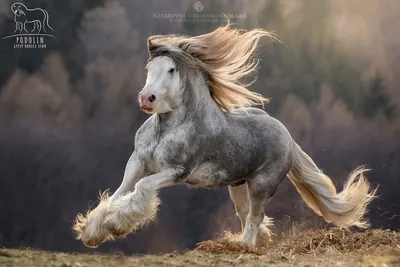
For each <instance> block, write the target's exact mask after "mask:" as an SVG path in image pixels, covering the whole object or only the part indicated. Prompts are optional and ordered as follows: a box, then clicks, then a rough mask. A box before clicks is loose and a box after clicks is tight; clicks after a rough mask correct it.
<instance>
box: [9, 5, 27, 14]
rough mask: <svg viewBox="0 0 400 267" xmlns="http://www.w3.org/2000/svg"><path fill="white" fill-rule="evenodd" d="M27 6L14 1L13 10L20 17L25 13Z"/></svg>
mask: <svg viewBox="0 0 400 267" xmlns="http://www.w3.org/2000/svg"><path fill="white" fill-rule="evenodd" d="M26 9H27V8H26V6H25V5H24V4H22V3H18V2H17V3H14V4H12V5H11V11H12V13H14V15H15V16H17V17H19V16H21V15H25V12H24V10H26Z"/></svg>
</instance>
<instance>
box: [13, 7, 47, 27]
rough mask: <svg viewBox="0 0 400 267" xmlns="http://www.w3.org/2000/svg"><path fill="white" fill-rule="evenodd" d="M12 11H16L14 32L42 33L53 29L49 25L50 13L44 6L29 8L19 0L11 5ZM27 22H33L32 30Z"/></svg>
mask: <svg viewBox="0 0 400 267" xmlns="http://www.w3.org/2000/svg"><path fill="white" fill-rule="evenodd" d="M11 11H12V12H13V13H14V21H15V31H14V33H20V34H22V33H23V32H24V33H36V34H40V33H47V31H48V30H53V28H52V27H51V26H50V25H49V13H47V11H46V10H45V9H43V8H27V7H26V6H25V5H24V4H22V3H19V2H18V3H14V4H12V5H11ZM27 24H33V26H31V28H32V30H30V32H28V30H27V28H26V25H27Z"/></svg>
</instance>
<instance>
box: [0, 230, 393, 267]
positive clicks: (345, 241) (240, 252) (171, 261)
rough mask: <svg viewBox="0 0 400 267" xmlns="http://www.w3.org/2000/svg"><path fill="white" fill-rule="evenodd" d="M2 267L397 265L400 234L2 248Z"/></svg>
mask: <svg viewBox="0 0 400 267" xmlns="http://www.w3.org/2000/svg"><path fill="white" fill-rule="evenodd" d="M0 266H32V267H39V266H40V267H42V266H43V267H45V266H57V267H72V266H74V267H75V266H76V267H84V266H88V267H89V266H93V267H94V266H96V267H97V266H124V267H125V266H272V267H287V266H304V267H306V266H307V267H312V266H323V267H331V266H332V267H333V266H335V267H337V266H349V267H353V266H354V267H356V266H363V267H364V266H365V267H378V266H379V267H381V266H382V267H390V266H400V233H398V232H391V231H389V230H368V231H365V232H350V231H347V230H340V229H329V230H307V231H298V232H292V233H290V234H288V235H286V236H279V237H278V236H274V238H273V240H272V241H271V242H268V243H267V242H266V244H261V247H258V248H255V247H250V246H246V245H244V244H242V243H240V242H238V241H236V237H235V235H233V234H231V233H225V236H224V237H222V238H220V239H217V240H209V241H205V242H202V243H200V244H199V245H198V247H197V248H196V249H195V250H194V251H187V252H182V253H171V254H164V255H123V254H122V253H121V254H115V255H103V254H77V253H76V254H66V253H50V252H44V251H35V250H30V249H20V250H15V249H0Z"/></svg>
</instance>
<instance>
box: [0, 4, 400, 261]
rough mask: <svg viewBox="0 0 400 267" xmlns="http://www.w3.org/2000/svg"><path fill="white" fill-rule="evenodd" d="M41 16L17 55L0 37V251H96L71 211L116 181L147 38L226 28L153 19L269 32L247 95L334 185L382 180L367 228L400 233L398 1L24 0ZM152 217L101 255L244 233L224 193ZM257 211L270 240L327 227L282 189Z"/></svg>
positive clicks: (4, 10) (139, 117) (174, 197)
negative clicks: (359, 170)
mask: <svg viewBox="0 0 400 267" xmlns="http://www.w3.org/2000/svg"><path fill="white" fill-rule="evenodd" d="M21 2H24V3H25V4H26V5H27V6H28V7H30V8H33V7H41V8H44V9H46V10H47V11H48V13H49V15H50V25H51V26H52V28H53V29H54V31H53V32H52V34H53V35H55V36H56V39H55V41H53V43H52V44H51V45H49V46H48V47H47V48H46V49H14V48H13V47H12V45H10V43H9V42H6V41H5V40H0V49H1V50H0V246H2V247H3V246H4V247H26V246H28V247H34V248H40V249H46V250H56V251H67V252H70V251H93V250H89V249H87V248H85V247H84V246H83V245H82V244H81V243H80V242H79V241H76V240H75V239H74V234H73V232H72V230H71V225H72V221H73V220H74V218H75V216H76V213H77V212H83V211H85V210H86V209H87V208H88V205H89V206H90V205H94V203H95V202H96V201H97V195H98V191H99V190H105V189H107V188H110V189H111V190H112V191H114V190H115V189H116V188H117V187H118V185H119V184H120V182H121V179H122V176H123V172H124V167H125V163H126V161H127V160H128V158H129V156H130V154H131V152H132V148H133V138H134V134H135V132H136V130H137V129H138V128H139V127H140V125H141V124H142V123H143V122H144V121H145V120H146V118H147V117H148V115H146V114H144V113H143V112H141V111H140V110H139V108H138V105H137V103H136V96H137V93H138V91H139V90H140V89H141V88H142V86H143V85H144V83H145V71H144V66H145V64H146V61H147V51H146V46H145V45H146V39H147V37H148V36H150V35H153V34H169V33H179V34H189V35H197V34H202V33H206V32H208V31H211V30H214V29H215V28H217V27H218V26H220V25H222V24H224V23H223V22H200V21H198V22H196V21H189V22H188V21H176V20H170V19H166V18H159V17H157V16H155V14H220V13H221V12H223V13H225V14H245V16H244V17H243V16H242V17H241V18H237V19H236V18H232V19H231V22H232V23H234V24H236V26H235V27H240V28H245V29H252V28H255V27H262V28H265V29H267V30H270V31H275V32H276V33H277V34H278V35H279V39H280V40H281V41H282V43H272V42H267V41H264V42H263V43H262V47H261V49H259V53H258V55H259V58H260V59H261V61H260V68H259V71H258V80H257V82H256V83H255V84H253V85H252V86H251V87H250V89H251V90H254V91H257V92H260V93H262V94H263V95H265V96H267V97H270V98H271V103H270V104H268V105H266V107H265V109H266V111H267V112H269V113H270V114H271V115H273V116H275V117H277V118H278V119H279V120H281V121H282V122H283V123H284V124H285V125H286V126H287V127H288V128H289V130H290V132H291V133H292V135H293V137H294V138H295V139H296V140H297V142H298V143H300V144H301V145H302V146H303V148H304V150H305V151H306V152H307V153H309V154H310V155H311V156H312V157H313V158H314V159H315V161H316V162H317V164H318V165H319V166H320V167H321V168H322V169H323V170H324V171H325V172H326V173H327V174H328V175H330V176H331V177H332V178H333V179H334V182H335V184H336V185H337V187H338V189H339V190H340V189H341V187H342V184H343V180H344V179H345V178H346V177H347V175H348V173H349V172H350V171H351V170H352V169H354V168H355V167H357V166H359V165H363V164H366V165H367V166H368V167H369V168H371V169H372V171H371V172H370V173H369V179H370V181H371V182H372V183H373V185H375V186H376V185H377V184H380V189H379V195H380V198H379V199H377V200H375V201H374V202H373V203H372V204H371V205H370V212H369V217H370V219H371V222H372V225H373V227H382V228H390V229H399V228H400V204H399V198H398V195H397V194H398V191H399V189H400V174H399V173H400V153H399V152H400V111H399V110H400V107H399V104H400V90H399V87H398V86H399V84H400V36H399V34H398V26H399V25H400V16H398V14H399V12H400V2H399V1H398V0H383V1H382V0H369V1H364V0H351V1H348V0H253V1H244V0H221V1H206V0H204V1H202V4H203V7H204V10H202V11H199V10H196V9H195V8H194V3H195V2H196V1H184V0H152V1H151V0H148V1H139V0H97V1H94V0H87V1H82V0H69V1H65V0H37V1H34V0H30V1H22V0H21ZM12 3H13V1H7V0H0V36H1V37H2V36H7V35H10V34H12V31H14V29H15V26H14V21H13V17H12V13H11V11H10V5H11V4H12ZM161 198H162V200H163V203H162V205H161V207H160V212H159V214H158V218H157V220H156V221H155V222H154V223H152V224H150V225H149V226H148V227H146V228H144V229H142V230H140V231H139V232H138V233H135V234H131V235H130V236H129V237H128V238H127V239H124V240H119V241H116V242H107V243H105V244H103V245H102V246H101V247H100V248H99V249H97V250H98V251H103V252H110V253H112V252H115V251H124V252H126V253H145V252H152V253H156V252H168V251H174V250H182V249H186V248H193V247H194V246H195V244H196V243H197V242H199V241H201V240H204V239H207V238H215V237H216V234H218V233H222V232H223V230H227V229H232V230H234V231H238V230H239V220H238V219H237V218H236V216H235V212H234V209H233V204H232V203H231V201H230V199H229V195H228V192H227V189H218V190H202V189H188V188H186V187H184V186H179V187H174V188H168V189H165V190H162V192H161ZM266 213H267V214H268V215H269V216H273V217H274V219H275V227H276V230H277V231H286V230H287V229H289V228H290V227H292V225H293V223H296V224H298V227H302V228H308V227H325V226H326V223H324V222H322V220H321V219H320V218H318V217H317V216H316V215H314V214H313V213H312V211H311V210H310V209H308V208H307V207H306V206H305V204H304V203H303V202H302V200H301V198H300V197H299V195H298V194H297V192H296V191H295V189H294V188H293V186H292V185H291V184H290V183H289V182H288V181H285V182H284V183H282V184H281V186H280V187H279V189H278V192H277V193H276V195H275V196H274V197H273V198H272V199H271V200H270V201H269V203H268V205H267V207H266Z"/></svg>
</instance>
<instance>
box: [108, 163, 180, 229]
mask: <svg viewBox="0 0 400 267" xmlns="http://www.w3.org/2000/svg"><path fill="white" fill-rule="evenodd" d="M183 173H184V170H182V169H174V168H171V169H166V170H163V171H161V172H159V173H156V174H153V175H149V176H147V177H144V178H143V179H141V180H140V181H139V182H138V183H137V184H136V186H135V190H134V191H133V192H131V193H129V194H126V195H124V196H121V197H119V198H118V199H116V200H114V201H113V202H112V203H111V205H110V207H109V209H108V211H109V212H110V214H109V215H107V217H106V220H105V227H106V229H107V230H108V231H109V232H112V233H113V234H114V235H115V236H125V235H127V234H128V233H130V232H132V231H133V230H135V229H137V228H139V227H140V226H142V225H144V224H146V223H147V222H149V221H151V220H152V219H154V218H155V216H156V213H157V206H158V204H159V203H160V200H159V198H158V196H157V194H158V190H159V189H161V188H163V187H168V186H172V185H175V184H177V183H179V182H180V181H181V179H180V177H182V175H183Z"/></svg>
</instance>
